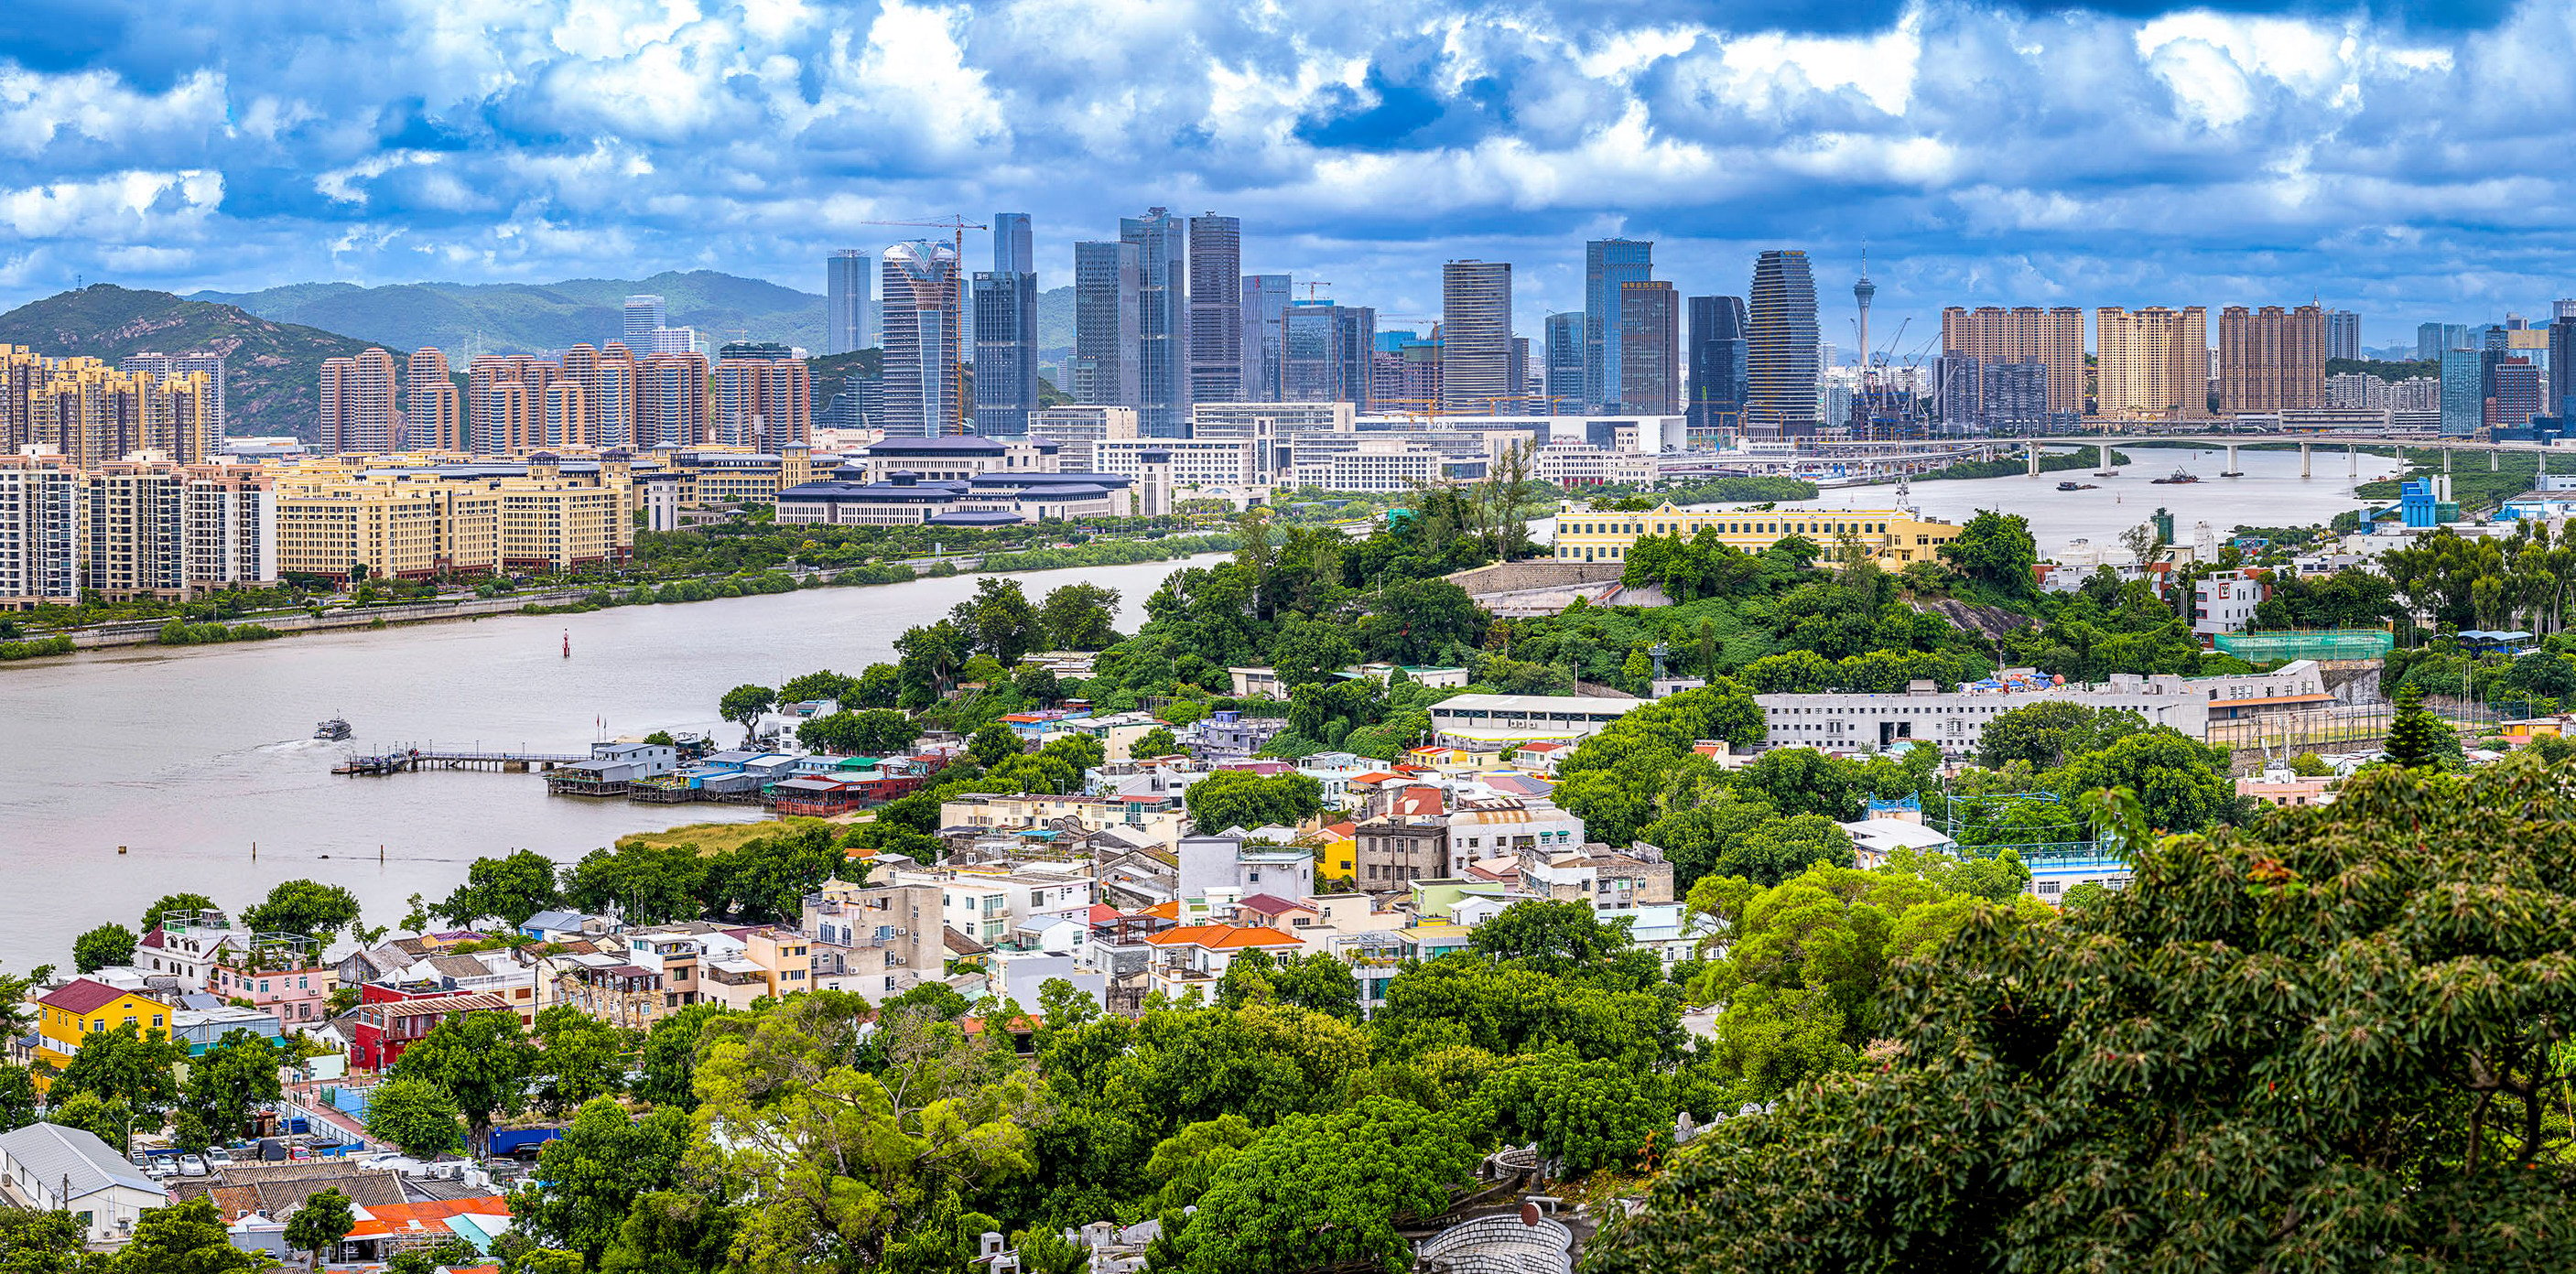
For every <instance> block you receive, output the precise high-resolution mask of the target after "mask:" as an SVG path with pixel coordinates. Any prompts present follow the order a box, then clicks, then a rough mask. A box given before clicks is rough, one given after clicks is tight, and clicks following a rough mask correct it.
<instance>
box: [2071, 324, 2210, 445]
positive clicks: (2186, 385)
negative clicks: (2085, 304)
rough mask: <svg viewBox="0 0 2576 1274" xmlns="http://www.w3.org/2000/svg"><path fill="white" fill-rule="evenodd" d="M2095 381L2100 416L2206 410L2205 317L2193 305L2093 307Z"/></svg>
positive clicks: (2166, 416) (2182, 414) (2174, 415)
mask: <svg viewBox="0 0 2576 1274" xmlns="http://www.w3.org/2000/svg"><path fill="white" fill-rule="evenodd" d="M2093 342H2094V346H2095V355H2096V356H2095V367H2096V380H2097V384H2096V387H2095V392H2094V412H2095V414H2096V415H2098V416H2100V417H2101V418H2102V419H2104V420H2176V419H2184V418H2196V417H2203V416H2207V415H2208V414H2209V319H2208V311H2207V310H2205V309H2204V308H2202V307H2201V306H2197V305H2188V306H2184V307H2183V308H2181V309H2179V310H2173V309H2167V308H2165V307H2163V306H2161V305H2151V306H2148V307H2146V308H2145V309H2139V310H2130V309H2123V308H2122V307H2120V306H2117V305H2105V306H2102V307H2100V308H2099V309H2096V310H2095V311H2093Z"/></svg>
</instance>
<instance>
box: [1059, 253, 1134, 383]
mask: <svg viewBox="0 0 2576 1274" xmlns="http://www.w3.org/2000/svg"><path fill="white" fill-rule="evenodd" d="M1136 261H1137V251H1136V245H1135V244H1132V243H1077V244H1075V245H1073V366H1072V368H1071V374H1070V376H1069V377H1068V379H1070V380H1071V381H1072V382H1073V383H1072V384H1070V385H1067V386H1065V391H1066V392H1067V393H1070V394H1072V395H1073V400H1074V401H1075V402H1078V403H1087V404H1093V405H1098V406H1105V407H1133V406H1135V405H1136V400H1137V392H1138V391H1137V383H1136V352H1137V351H1136V344H1137V342H1136V324H1137V321H1138V320H1139V319H1140V318H1141V317H1142V314H1141V312H1140V311H1141V306H1140V305H1139V303H1138V301H1137V292H1136V275H1137V267H1136Z"/></svg>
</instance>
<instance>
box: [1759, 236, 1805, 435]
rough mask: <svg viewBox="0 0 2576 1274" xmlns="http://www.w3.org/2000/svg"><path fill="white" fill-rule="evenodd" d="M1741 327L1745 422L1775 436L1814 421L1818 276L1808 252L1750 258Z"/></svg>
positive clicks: (1784, 251) (1781, 251) (1777, 252)
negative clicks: (1749, 287)
mask: <svg viewBox="0 0 2576 1274" xmlns="http://www.w3.org/2000/svg"><path fill="white" fill-rule="evenodd" d="M1746 318H1747V320H1748V327H1747V329H1746V332H1745V381H1746V401H1745V423H1746V425H1747V426H1748V427H1751V428H1754V429H1758V430H1761V431H1764V432H1767V433H1770V434H1773V435H1778V434H1784V433H1805V432H1810V431H1812V430H1813V429H1814V428H1815V426H1816V424H1817V411H1818V406H1819V403H1818V400H1817V397H1816V387H1817V377H1818V365H1819V361H1820V360H1819V356H1818V349H1817V334H1816V279H1815V275H1814V273H1813V272H1812V271H1811V270H1810V269H1809V268H1808V265H1807V254H1806V253H1805V252H1804V251H1801V250H1798V249H1794V248H1791V249H1778V248H1775V249H1770V250H1767V251H1765V252H1763V253H1762V255H1761V256H1760V257H1759V258H1758V259H1757V260H1756V261H1755V262H1754V266H1753V295H1752V304H1751V305H1750V306H1748V307H1747V313H1746Z"/></svg>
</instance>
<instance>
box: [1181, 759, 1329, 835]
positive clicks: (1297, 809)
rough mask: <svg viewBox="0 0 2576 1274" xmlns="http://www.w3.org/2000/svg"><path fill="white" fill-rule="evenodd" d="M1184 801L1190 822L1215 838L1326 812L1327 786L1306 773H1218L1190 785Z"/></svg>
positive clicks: (1239, 771) (1240, 771)
mask: <svg viewBox="0 0 2576 1274" xmlns="http://www.w3.org/2000/svg"><path fill="white" fill-rule="evenodd" d="M1181 799H1182V801H1183V802H1184V803H1186V804H1187V805H1188V806H1189V810H1190V821H1191V822H1192V823H1194V824H1197V826H1198V828H1199V830H1200V832H1201V833H1203V834H1207V835H1213V834H1215V833H1217V832H1221V831H1224V830H1226V829H1227V828H1233V827H1241V828H1246V829H1250V828H1255V827H1263V826H1267V825H1270V824H1274V823H1276V824H1280V825H1283V826H1294V825H1296V824H1297V823H1299V822H1301V821H1303V820H1305V819H1308V818H1312V817H1314V816H1315V815H1316V814H1317V813H1319V812H1321V811H1322V810H1323V808H1324V786H1323V784H1321V783H1319V782H1317V781H1315V779H1314V778H1313V777H1312V776H1309V775H1304V774H1281V775H1276V776H1273V777H1268V778H1264V777H1263V776H1261V775H1258V774H1254V773H1252V772H1251V771H1249V770H1218V771H1216V772H1215V773H1213V774H1210V775H1208V776H1207V777H1205V778H1202V779H1200V780H1199V781H1197V782H1195V783H1192V784H1190V785H1189V787H1188V788H1187V789H1186V790H1184V791H1183V792H1182V794H1181Z"/></svg>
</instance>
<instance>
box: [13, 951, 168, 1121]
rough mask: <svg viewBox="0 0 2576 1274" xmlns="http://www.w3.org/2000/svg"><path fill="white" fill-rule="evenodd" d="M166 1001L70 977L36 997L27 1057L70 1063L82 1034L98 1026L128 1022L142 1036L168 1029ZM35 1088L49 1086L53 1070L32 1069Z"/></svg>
mask: <svg viewBox="0 0 2576 1274" xmlns="http://www.w3.org/2000/svg"><path fill="white" fill-rule="evenodd" d="M170 1013H171V1008H170V1006H169V1005H168V1004H166V1003H164V1002H162V1001H160V1000H155V999H152V998H150V997H148V996H145V995H143V994H141V993H140V992H135V991H127V990H122V989H119V988H117V987H112V986H109V985H108V984H106V983H104V982H98V981H93V980H91V979H89V978H74V979H72V980H71V981H69V982H66V983H64V984H63V985H61V986H60V987H57V988H55V989H54V990H53V991H52V992H51V993H49V994H47V995H45V996H43V997H41V998H39V999H38V1000H37V1001H36V1036H35V1041H36V1044H35V1050H34V1054H33V1056H32V1057H30V1058H29V1060H30V1061H34V1062H45V1063H49V1064H51V1065H52V1067H53V1068H54V1069H55V1070H61V1069H62V1068H64V1067H66V1066H69V1065H71V1064H72V1055H73V1054H74V1053H77V1052H79V1051H80V1046H81V1040H83V1039H84V1038H86V1037H88V1036H90V1035H92V1034H95V1033H97V1032H101V1031H112V1030H115V1029H116V1028H118V1027H120V1026H131V1027H133V1028H135V1031H136V1033H137V1034H139V1035H141V1036H143V1037H144V1038H146V1039H150V1038H153V1037H155V1036H162V1035H167V1034H169V1033H170ZM35 1079H36V1091H37V1092H40V1093H41V1092H43V1091H45V1090H46V1089H47V1088H50V1087H52V1085H53V1079H52V1076H50V1075H48V1074H47V1073H46V1072H45V1071H44V1070H43V1069H42V1068H39V1069H38V1070H37V1071H36V1076H35Z"/></svg>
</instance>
